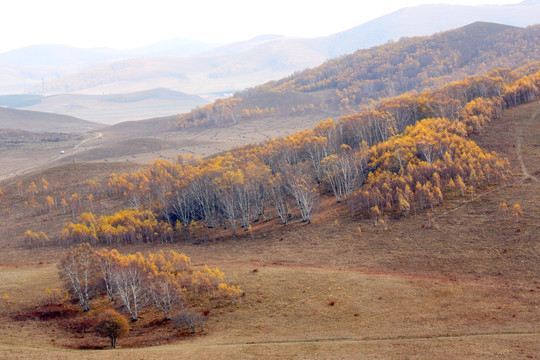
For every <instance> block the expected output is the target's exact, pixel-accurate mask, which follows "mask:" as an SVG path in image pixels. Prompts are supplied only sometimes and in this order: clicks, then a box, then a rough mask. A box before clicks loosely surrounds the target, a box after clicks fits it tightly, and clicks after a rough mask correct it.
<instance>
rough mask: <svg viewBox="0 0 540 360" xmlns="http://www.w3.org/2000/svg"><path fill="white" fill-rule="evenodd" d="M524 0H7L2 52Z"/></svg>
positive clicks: (308, 29)
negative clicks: (415, 8) (420, 7)
mask: <svg viewBox="0 0 540 360" xmlns="http://www.w3.org/2000/svg"><path fill="white" fill-rule="evenodd" d="M519 2H521V0H517V1H516V0H514V1H512V0H449V1H442V0H433V1H426V0H401V1H400V0H388V1H387V0H369V1H362V0H325V1H318V0H271V1H270V0H189V1H186V0H152V1H148V0H145V1H138V0H91V1H89V0H85V1H80V0H7V1H2V3H1V5H0V11H1V13H2V20H0V33H1V37H0V39H1V40H0V53H2V52H5V51H8V50H11V49H15V48H20V47H24V46H27V45H34V44H63V45H72V46H78V47H85V48H88V47H99V46H105V47H114V48H120V49H125V48H132V47H137V46H141V45H147V44H150V43H153V42H157V41H160V40H167V39H171V38H178V37H179V38H185V39H193V40H201V41H205V42H214V43H229V42H234V41H241V40H247V39H250V38H252V37H254V36H257V35H261V34H280V35H287V36H295V37H317V36H324V35H330V34H334V33H337V32H340V31H343V30H346V29H349V28H352V27H355V26H358V25H360V24H362V23H364V22H366V21H369V20H371V19H374V18H376V17H379V16H382V15H385V14H388V13H390V12H393V11H395V10H398V9H400V8H403V7H407V6H415V5H420V4H423V3H448V4H466V5H471V4H512V3H519Z"/></svg>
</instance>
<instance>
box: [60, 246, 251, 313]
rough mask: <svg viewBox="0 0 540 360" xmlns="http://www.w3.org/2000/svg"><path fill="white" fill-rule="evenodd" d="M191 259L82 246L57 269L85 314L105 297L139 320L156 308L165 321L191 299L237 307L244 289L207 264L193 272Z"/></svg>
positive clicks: (180, 255)
mask: <svg viewBox="0 0 540 360" xmlns="http://www.w3.org/2000/svg"><path fill="white" fill-rule="evenodd" d="M190 264H191V260H190V259H189V258H188V257H187V256H185V255H184V254H181V253H177V252H175V251H173V250H169V251H166V252H164V251H160V252H158V253H151V252H149V253H148V256H146V257H145V256H143V255H142V254H141V253H139V252H137V253H135V254H128V255H121V254H120V253H119V252H118V251H116V250H107V249H102V250H94V249H93V248H92V247H91V246H90V244H88V243H84V244H80V245H79V246H77V247H74V248H71V249H70V250H69V251H68V253H67V254H66V256H65V257H64V258H63V259H62V261H61V262H60V265H59V272H60V276H61V278H62V280H63V281H64V284H65V287H66V288H67V289H68V291H69V292H70V294H71V296H72V298H73V299H76V300H77V301H78V302H79V303H80V305H81V307H82V309H83V311H88V310H90V301H91V300H92V299H94V298H97V297H101V296H107V297H108V299H109V300H110V301H112V302H115V303H118V304H120V305H121V307H122V308H124V309H125V311H126V312H127V313H129V315H130V317H131V320H132V321H136V320H138V319H139V316H140V312H141V310H142V309H145V308H147V307H152V308H154V309H155V310H157V311H159V312H161V313H162V314H163V318H164V319H165V320H167V319H171V317H172V316H173V315H174V314H175V313H177V312H179V311H180V310H184V309H186V308H187V307H188V306H189V303H190V302H192V301H195V300H197V301H201V300H202V299H204V298H210V299H213V300H215V301H216V302H217V303H219V302H221V301H230V302H232V303H235V302H236V301H237V299H238V298H239V297H240V296H241V295H242V294H243V291H242V290H241V289H240V288H239V287H238V286H234V285H229V284H227V283H225V281H224V280H225V274H224V273H223V272H221V271H220V270H219V269H217V268H215V269H210V268H209V267H207V266H205V267H204V268H203V269H202V270H195V269H192V268H190Z"/></svg>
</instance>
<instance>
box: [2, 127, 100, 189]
mask: <svg viewBox="0 0 540 360" xmlns="http://www.w3.org/2000/svg"><path fill="white" fill-rule="evenodd" d="M101 137H103V133H100V132H98V133H96V135H95V136H94V137H91V138H88V139H84V140H82V141H81V142H79V143H77V144H75V146H73V148H71V149H70V150H68V151H70V152H71V153H72V154H73V153H75V152H76V151H77V149H78V148H80V147H81V146H82V145H84V144H86V143H88V142H90V141H93V140H97V139H100V138H101ZM66 153H67V151H66ZM62 156H65V155H64V154H62V153H57V154H55V155H53V156H51V157H50V158H48V159H47V160H45V161H44V162H43V163H40V164H38V165H32V166H29V167H26V168H22V169H18V170H14V171H11V172H9V173H7V174H3V175H2V174H0V181H2V180H6V179H9V178H12V177H14V176H18V175H22V174H25V173H27V172H28V171H32V170H37V169H41V168H44V167H45V165H48V164H50V163H51V162H53V161H55V160H58V159H60V158H61V157H62Z"/></svg>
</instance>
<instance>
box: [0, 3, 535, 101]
mask: <svg viewBox="0 0 540 360" xmlns="http://www.w3.org/2000/svg"><path fill="white" fill-rule="evenodd" d="M538 14H540V1H539V0H528V1H524V2H522V3H520V4H515V5H501V6H497V5H482V6H463V5H421V6H416V7H410V8H405V9H402V10H399V11H396V12H393V13H391V14H388V15H386V16H382V17H380V18H377V19H375V20H372V21H369V22H367V23H365V24H362V25H360V26H358V27H355V28H353V29H350V30H347V31H344V32H341V33H338V34H334V35H331V36H328V37H321V38H315V39H299V38H287V37H283V36H279V35H265V36H260V37H257V38H254V39H251V40H249V41H244V42H239V43H234V44H228V45H224V46H218V45H216V44H205V43H200V42H194V41H190V40H184V39H172V40H168V41H163V42H160V43H156V44H152V45H149V46H145V47H140V48H137V49H131V50H115V49H106V48H96V49H79V48H73V47H68V46H60V45H36V46H30V47H26V48H22V49H18V50H13V51H10V52H7V53H4V54H0V64H2V65H1V66H0V94H11V93H33V94H65V93H78V94H92V95H97V94H99V95H101V94H113V93H127V92H136V91H142V90H149V89H154V88H162V87H166V88H170V89H173V90H176V91H181V92H184V93H189V94H206V93H211V92H226V91H235V90H242V89H244V88H246V87H250V86H254V85H256V84H260V83H263V82H265V81H268V80H271V79H277V78H281V77H284V76H287V75H290V74H291V73H293V72H295V71H298V70H302V69H305V68H308V67H313V66H316V65H319V64H321V63H323V62H324V61H326V60H327V59H329V58H333V57H336V56H338V55H341V54H347V53H351V52H353V51H355V50H357V49H362V48H368V47H371V46H374V45H380V44H383V43H386V42H388V41H392V40H394V41H397V40H399V39H400V38H402V37H410V36H416V35H427V34H432V33H435V32H438V31H443V30H447V29H452V28H458V27H460V26H463V25H465V24H468V23H471V22H474V21H489V22H496V23H501V24H507V25H514V26H520V27H523V26H527V25H532V24H535V23H538V22H539V17H538Z"/></svg>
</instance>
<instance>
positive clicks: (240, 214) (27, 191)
mask: <svg viewBox="0 0 540 360" xmlns="http://www.w3.org/2000/svg"><path fill="white" fill-rule="evenodd" d="M538 66H539V65H538V64H531V65H528V66H526V67H523V68H519V69H517V70H515V71H510V70H506V69H502V70H496V71H492V72H491V73H489V74H488V75H485V76H471V77H467V78H466V79H464V80H461V81H457V82H453V83H450V84H448V85H446V86H444V87H442V88H440V89H438V90H434V91H427V92H423V93H420V94H415V93H411V94H405V95H401V96H398V97H395V98H391V99H385V100H381V101H380V102H379V103H378V105H377V106H375V107H373V108H372V109H370V110H367V111H364V112H362V113H358V114H354V115H348V116H343V117H341V118H340V119H339V120H338V121H334V120H332V119H328V120H326V121H322V122H321V123H320V124H319V125H317V126H316V127H315V128H314V129H312V130H305V131H301V132H298V133H296V134H293V135H290V136H287V137H284V138H278V139H272V140H268V141H266V142H265V143H263V144H260V145H248V146H244V147H241V148H237V149H234V150H233V151H231V152H228V153H227V154H225V155H220V156H215V157H212V158H208V159H205V160H202V159H194V158H190V157H183V156H179V157H178V160H177V161H176V162H169V161H165V160H155V161H154V162H153V163H151V164H149V165H148V166H147V167H146V168H145V169H142V170H140V171H138V172H134V173H124V174H120V175H117V174H112V175H110V176H109V177H108V179H107V180H106V182H104V181H101V182H98V181H93V180H91V181H90V182H89V183H88V189H87V190H86V191H87V194H85V195H80V194H77V193H74V194H71V195H69V196H68V194H65V193H63V192H62V191H61V189H60V188H58V189H57V190H56V191H55V190H54V189H50V187H51V186H50V185H49V184H48V183H47V180H46V179H42V180H41V183H40V185H39V186H38V185H36V183H35V182H31V183H30V184H22V183H20V184H18V187H17V191H18V193H19V196H21V197H22V198H26V200H25V201H24V204H25V205H24V206H25V208H26V212H27V214H28V216H36V215H38V214H48V215H49V217H54V216H55V214H56V216H57V215H59V214H60V213H61V214H66V213H67V214H71V217H72V221H71V222H68V223H66V225H65V227H64V229H63V230H62V232H61V234H59V235H56V236H55V235H54V234H45V233H42V232H33V231H30V230H29V231H27V233H26V234H25V240H26V244H27V245H28V246H43V245H46V244H48V243H51V242H57V243H60V244H64V245H70V244H80V243H85V242H88V243H90V244H92V245H96V244H103V245H109V246H119V245H122V244H141V243H164V242H171V241H175V240H179V239H187V238H190V237H194V236H195V237H196V235H197V232H198V231H199V230H200V229H202V228H206V229H212V228H219V227H221V228H225V229H230V231H231V232H232V233H233V234H237V232H238V231H239V230H240V229H243V231H251V229H252V226H253V225H254V224H255V223H257V222H259V221H267V220H272V219H277V221H279V223H281V224H287V223H288V222H290V221H291V220H293V219H301V220H302V221H304V222H310V221H311V219H312V217H313V216H314V214H315V213H316V211H317V207H318V206H319V204H320V198H321V197H326V196H334V197H335V200H336V202H339V203H344V204H346V206H347V207H348V209H349V210H350V212H351V214H352V215H357V216H360V217H364V218H371V219H372V220H373V223H374V224H375V225H376V226H378V225H379V224H381V221H379V220H382V223H384V221H385V220H384V219H388V218H392V219H395V218H399V217H402V216H407V215H409V214H411V213H416V212H418V211H421V210H423V209H433V208H434V207H435V206H437V205H439V204H440V203H441V202H442V201H443V200H444V198H445V197H446V196H451V197H454V196H463V197H474V196H475V194H476V193H477V191H479V190H481V189H483V188H484V187H486V186H488V185H490V184H498V183H501V182H504V181H505V180H506V179H507V171H508V170H507V169H508V164H507V160H505V159H502V158H499V157H498V156H497V154H494V153H488V152H486V151H484V150H482V149H481V148H480V147H478V146H477V145H476V144H475V143H474V142H473V141H472V140H470V139H469V138H468V135H470V134H473V133H479V132H481V131H482V129H483V127H484V126H485V125H486V124H487V123H488V122H489V121H490V119H492V118H494V117H498V116H500V114H501V112H502V110H503V109H505V108H509V107H513V106H516V105H518V104H521V103H523V102H527V101H531V100H533V99H534V98H535V97H536V96H537V94H538V91H539V87H540V73H534V74H531V75H523V74H529V73H531V72H532V71H534V70H536V68H537V67H538ZM45 195H46V197H45V198H44V203H40V202H41V200H40V197H39V196H42V197H44V196H45ZM108 198H110V199H117V198H123V201H124V203H125V205H126V206H128V208H126V209H124V210H121V211H119V212H116V213H114V214H111V215H101V216H96V215H95V214H94V213H98V214H99V213H100V211H102V208H100V206H101V205H100V204H103V201H104V200H106V199H108ZM94 210H96V211H94Z"/></svg>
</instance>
